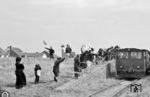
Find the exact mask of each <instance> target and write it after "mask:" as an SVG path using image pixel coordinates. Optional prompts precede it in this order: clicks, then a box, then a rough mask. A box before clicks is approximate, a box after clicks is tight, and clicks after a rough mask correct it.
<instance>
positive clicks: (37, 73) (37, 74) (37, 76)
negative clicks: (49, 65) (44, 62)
mask: <svg viewBox="0 0 150 97" xmlns="http://www.w3.org/2000/svg"><path fill="white" fill-rule="evenodd" d="M34 71H35V82H34V83H35V84H37V83H39V79H40V76H41V66H40V65H39V64H36V65H35V68H34Z"/></svg>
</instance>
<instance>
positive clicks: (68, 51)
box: [66, 44, 72, 58]
mask: <svg viewBox="0 0 150 97" xmlns="http://www.w3.org/2000/svg"><path fill="white" fill-rule="evenodd" d="M71 52H72V49H71V47H70V45H69V44H67V47H66V55H67V58H70V55H71Z"/></svg>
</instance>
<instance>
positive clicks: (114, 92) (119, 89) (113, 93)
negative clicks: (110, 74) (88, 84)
mask: <svg viewBox="0 0 150 97" xmlns="http://www.w3.org/2000/svg"><path fill="white" fill-rule="evenodd" d="M146 78H147V77H144V78H142V79H140V80H133V81H130V82H128V81H121V82H120V83H117V84H114V85H111V86H108V87H106V88H104V89H100V90H98V91H96V92H95V93H93V94H91V95H89V97H120V96H121V95H122V94H123V93H124V92H126V91H127V90H128V89H129V87H130V85H131V84H136V83H137V82H139V81H141V80H146ZM126 82H128V83H126ZM122 83H126V84H122ZM108 95H109V96H108Z"/></svg>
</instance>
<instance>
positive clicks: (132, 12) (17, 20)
mask: <svg viewBox="0 0 150 97" xmlns="http://www.w3.org/2000/svg"><path fill="white" fill-rule="evenodd" d="M0 14H1V15H0V33H1V35H0V47H2V48H3V49H5V48H6V47H7V46H8V45H12V46H15V47H19V48H21V49H22V50H24V51H43V50H44V44H43V42H42V41H43V40H45V41H46V42H47V43H48V46H53V48H54V49H55V50H56V53H57V54H59V55H60V51H61V48H60V46H61V45H62V44H70V46H71V47H72V49H73V50H74V51H76V52H79V51H80V47H81V45H82V44H83V43H89V44H91V45H93V47H95V48H96V49H97V48H99V47H102V48H105V47H110V46H112V45H120V46H121V47H137V48H145V49H149V50H150V34H149V33H150V0H0Z"/></svg>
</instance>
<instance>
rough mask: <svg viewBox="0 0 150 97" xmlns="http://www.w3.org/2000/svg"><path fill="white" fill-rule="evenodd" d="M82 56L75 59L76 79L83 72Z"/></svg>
mask: <svg viewBox="0 0 150 97" xmlns="http://www.w3.org/2000/svg"><path fill="white" fill-rule="evenodd" d="M80 68H81V67H80V55H79V54H78V55H77V56H76V57H75V58H74V72H75V73H74V76H75V78H78V77H79V72H81V69H80Z"/></svg>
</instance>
